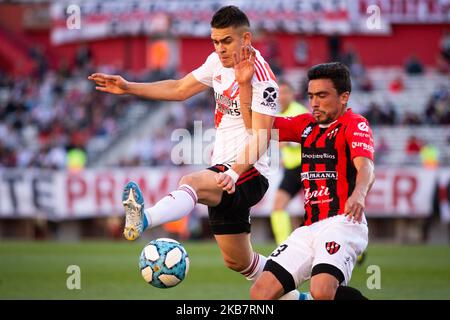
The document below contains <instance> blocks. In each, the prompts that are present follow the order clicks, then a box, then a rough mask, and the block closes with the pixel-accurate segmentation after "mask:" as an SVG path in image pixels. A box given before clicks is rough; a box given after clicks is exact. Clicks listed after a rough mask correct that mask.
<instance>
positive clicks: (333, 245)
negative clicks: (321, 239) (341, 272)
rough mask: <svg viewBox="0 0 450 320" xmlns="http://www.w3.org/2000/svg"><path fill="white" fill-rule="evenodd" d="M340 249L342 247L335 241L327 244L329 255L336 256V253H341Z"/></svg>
mask: <svg viewBox="0 0 450 320" xmlns="http://www.w3.org/2000/svg"><path fill="white" fill-rule="evenodd" d="M340 247H341V245H340V244H338V243H336V242H334V241H330V242H327V243H325V249H327V252H328V253H329V254H335V253H336V252H338V251H339V249H340Z"/></svg>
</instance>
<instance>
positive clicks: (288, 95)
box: [280, 84, 294, 112]
mask: <svg viewBox="0 0 450 320" xmlns="http://www.w3.org/2000/svg"><path fill="white" fill-rule="evenodd" d="M292 101H294V92H293V91H292V89H291V87H289V86H288V85H286V84H282V85H280V105H281V112H284V111H285V110H286V109H287V108H288V107H289V105H290V104H291V102H292Z"/></svg>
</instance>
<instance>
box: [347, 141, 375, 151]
mask: <svg viewBox="0 0 450 320" xmlns="http://www.w3.org/2000/svg"><path fill="white" fill-rule="evenodd" d="M352 148H353V149H356V148H363V149H364V150H367V151H369V152H371V153H373V152H374V151H375V150H374V149H373V146H371V145H370V144H367V143H365V142H356V141H353V142H352Z"/></svg>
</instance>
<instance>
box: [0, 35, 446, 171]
mask: <svg viewBox="0 0 450 320" xmlns="http://www.w3.org/2000/svg"><path fill="white" fill-rule="evenodd" d="M266 36H267V37H268V38H267V39H266V40H267V41H264V43H265V46H263V47H261V48H260V51H261V53H262V54H263V55H264V56H266V57H267V60H268V62H269V64H270V65H271V67H272V69H273V71H274V73H275V74H276V76H277V77H279V78H281V77H283V78H285V79H286V75H287V74H288V72H287V71H288V70H284V69H283V66H282V59H281V58H280V50H279V48H277V45H276V41H275V39H274V38H273V37H270V35H266ZM339 41H340V40H339V38H338V37H330V39H329V50H330V61H331V60H332V61H334V60H339V61H341V62H343V63H345V64H346V65H347V66H348V67H349V68H350V70H351V73H352V77H353V79H352V81H353V92H352V94H355V93H356V94H358V93H363V94H369V96H368V97H369V99H367V100H365V105H364V106H359V107H360V108H359V109H358V110H357V111H361V113H363V115H364V116H365V117H366V118H367V119H368V120H369V122H370V123H371V125H372V126H373V127H377V126H408V125H431V126H434V125H449V124H450V85H449V81H447V82H445V83H442V84H439V85H438V86H436V88H435V89H434V91H433V92H432V93H431V94H430V95H429V97H428V96H427V97H428V98H427V102H426V104H425V105H423V106H419V108H418V110H419V112H412V111H410V110H405V109H402V108H399V107H398V106H397V105H396V96H397V95H398V94H401V93H405V92H407V90H408V88H407V86H406V85H405V82H406V80H407V79H408V78H411V77H416V76H417V75H422V74H424V72H425V69H424V67H423V66H422V64H421V63H420V61H419V60H418V59H417V57H415V56H411V57H409V58H408V59H407V61H406V62H405V65H404V70H403V72H401V73H399V74H398V76H397V77H395V78H393V79H392V80H390V82H388V83H386V84H385V88H384V89H383V93H386V95H388V97H387V98H388V99H386V101H385V102H383V103H380V102H379V101H378V102H377V101H375V100H373V101H372V100H371V99H370V94H371V93H372V92H375V91H376V90H379V89H380V88H377V87H376V86H375V84H374V82H373V79H371V77H370V72H368V71H367V70H366V68H365V67H364V65H363V64H362V62H361V60H360V58H359V56H358V54H357V52H355V50H354V49H353V48H352V46H347V47H346V49H345V51H344V52H341V50H340V44H339ZM441 47H442V52H441V56H440V59H441V60H439V61H441V65H444V64H448V63H450V36H449V34H446V35H444V37H443V39H442V44H441ZM295 54H296V57H297V59H298V62H299V64H300V65H301V63H302V61H305V60H306V57H307V55H308V48H307V44H306V43H305V42H304V41H299V43H298V44H297V45H296V53H295ZM31 56H32V57H34V59H35V61H37V66H38V68H37V69H36V72H35V74H33V75H30V77H28V78H25V77H16V78H14V77H12V76H11V75H8V74H3V73H1V71H0V167H20V168H27V167H38V168H52V169H65V168H69V169H77V168H80V167H84V166H86V165H87V166H89V164H90V163H89V159H90V157H92V154H90V153H89V150H90V149H89V143H90V142H92V141H93V140H96V141H99V140H101V141H103V142H102V145H104V146H105V148H106V147H108V143H109V142H111V141H114V139H115V138H116V137H118V136H119V135H121V134H122V133H123V132H122V131H123V128H122V122H121V119H123V118H124V117H125V116H126V114H127V112H129V110H130V109H131V108H132V106H133V105H135V104H136V102H137V100H138V98H135V97H130V96H123V97H118V96H114V95H110V94H104V93H100V92H97V91H95V89H94V85H93V84H92V83H90V82H89V81H87V76H88V75H89V74H91V73H92V72H93V71H94V70H95V69H96V70H95V71H104V72H113V73H118V74H122V75H123V76H124V77H126V78H127V79H130V80H136V81H155V80H160V79H167V78H171V77H174V76H175V73H174V72H173V71H170V70H161V69H156V70H153V72H149V73H144V74H142V75H140V76H139V77H137V76H136V75H132V74H129V73H128V74H127V73H126V72H125V71H123V70H115V69H111V68H110V67H101V66H100V67H98V66H96V67H95V68H94V66H93V65H92V61H91V60H92V59H91V54H90V51H89V48H88V47H87V46H85V45H81V46H80V49H79V51H78V54H77V55H76V57H75V61H73V63H72V64H71V65H73V67H68V65H69V64H67V63H63V64H61V66H59V68H56V69H51V68H49V66H48V65H47V63H46V62H45V59H43V55H42V53H41V52H39V50H36V51H35V52H32V53H31ZM443 61H444V62H443ZM438 72H444V73H445V72H448V70H447V71H446V70H445V68H442V70H440V69H439V70H438ZM287 80H289V79H287ZM447 80H448V79H447ZM298 88H299V90H298V100H299V101H301V102H303V103H304V104H305V105H307V104H308V102H307V101H306V99H307V95H306V89H307V81H306V78H305V77H303V81H301V83H300V85H299V86H298ZM389 96H390V98H389ZM213 99H214V98H213V94H212V92H204V93H202V94H200V95H198V96H195V97H193V98H191V99H189V100H187V101H185V102H183V103H180V104H179V105H178V106H176V107H174V108H171V109H170V115H169V117H168V118H167V121H165V122H164V123H160V126H159V127H158V128H155V131H154V134H153V135H151V136H144V135H139V134H137V135H136V139H134V141H133V142H132V143H133V145H132V147H131V155H127V157H124V158H122V159H118V160H117V164H118V165H121V166H138V165H147V166H154V165H172V164H173V159H172V158H171V150H172V149H173V148H172V147H173V146H174V145H175V144H177V143H178V142H179V141H176V140H173V139H171V135H172V132H174V130H176V129H179V128H186V129H187V130H188V131H189V132H190V133H191V134H193V133H194V123H195V121H201V123H202V130H203V132H204V131H205V130H207V129H210V128H213V127H214V124H213V121H214V100H213ZM414 103H416V101H411V104H414ZM360 109H361V110H360ZM414 110H417V108H416V109H414ZM449 135H450V134H449ZM449 139H450V137H449ZM382 140H383V139H380V141H379V144H380V147H378V149H379V150H380V152H383V151H385V152H389V151H388V150H387V148H386V150H383V149H384V146H383V144H384V143H383V141H382ZM449 142H450V141H449ZM405 147H406V146H405ZM180 162H181V164H183V163H184V162H183V159H181V160H180Z"/></svg>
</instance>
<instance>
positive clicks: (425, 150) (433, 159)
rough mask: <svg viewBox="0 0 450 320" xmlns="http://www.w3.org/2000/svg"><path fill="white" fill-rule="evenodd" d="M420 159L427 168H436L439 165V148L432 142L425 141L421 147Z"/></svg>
mask: <svg viewBox="0 0 450 320" xmlns="http://www.w3.org/2000/svg"><path fill="white" fill-rule="evenodd" d="M420 160H421V161H422V165H423V167H424V168H426V169H436V168H438V167H439V150H438V149H437V147H436V146H435V145H434V144H432V143H425V144H424V145H423V146H422V148H420Z"/></svg>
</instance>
